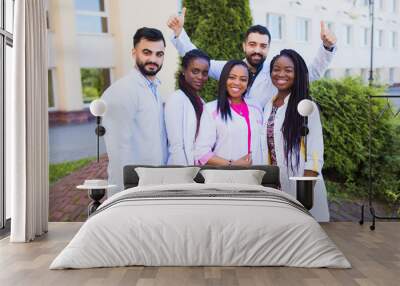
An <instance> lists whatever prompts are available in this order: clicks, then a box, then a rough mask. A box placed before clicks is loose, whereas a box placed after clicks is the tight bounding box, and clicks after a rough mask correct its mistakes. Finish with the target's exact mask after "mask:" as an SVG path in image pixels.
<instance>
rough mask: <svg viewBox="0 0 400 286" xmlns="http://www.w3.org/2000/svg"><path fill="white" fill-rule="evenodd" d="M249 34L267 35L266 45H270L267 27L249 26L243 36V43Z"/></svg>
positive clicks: (269, 34)
mask: <svg viewBox="0 0 400 286" xmlns="http://www.w3.org/2000/svg"><path fill="white" fill-rule="evenodd" d="M251 33H258V34H261V35H267V36H268V43H271V33H270V32H269V30H268V29H267V27H265V26H262V25H254V26H251V27H250V28H249V29H248V30H247V31H246V33H245V34H244V41H247V38H248V37H249V35H250V34H251Z"/></svg>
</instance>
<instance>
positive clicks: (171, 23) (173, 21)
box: [167, 7, 186, 37]
mask: <svg viewBox="0 0 400 286" xmlns="http://www.w3.org/2000/svg"><path fill="white" fill-rule="evenodd" d="M185 14H186V8H185V7H183V8H182V13H181V14H180V15H177V14H174V15H171V16H170V17H169V19H168V21H167V25H168V27H169V28H170V29H171V30H172V31H174V34H175V37H179V35H180V34H181V32H182V29H183V24H184V23H185Z"/></svg>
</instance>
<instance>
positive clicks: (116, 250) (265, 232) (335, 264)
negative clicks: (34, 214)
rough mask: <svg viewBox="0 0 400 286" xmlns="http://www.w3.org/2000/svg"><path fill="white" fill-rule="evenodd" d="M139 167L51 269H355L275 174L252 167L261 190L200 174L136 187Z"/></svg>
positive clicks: (128, 171) (266, 168) (127, 170)
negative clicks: (259, 175) (206, 180)
mask: <svg viewBox="0 0 400 286" xmlns="http://www.w3.org/2000/svg"><path fill="white" fill-rule="evenodd" d="M136 167H138V166H126V167H125V169H124V184H125V188H126V189H125V190H124V191H123V192H120V193H118V194H116V195H114V196H112V197H111V198H109V199H107V200H106V201H105V202H104V203H103V204H102V205H101V206H100V207H99V208H98V210H97V211H96V212H95V213H94V214H93V215H92V216H91V217H90V218H88V220H87V221H86V222H85V223H84V224H83V225H82V227H81V229H80V230H79V231H78V233H77V234H76V235H75V237H74V238H73V239H72V240H71V242H70V243H69V244H68V245H67V246H66V247H65V248H64V250H63V251H62V252H61V253H60V254H59V255H58V256H57V257H56V258H55V260H54V261H53V262H52V264H51V265H50V269H66V268H92V267H117V266H129V265H144V266H291V267H312V268H314V267H330V268H350V267H351V265H350V263H349V262H348V260H347V259H346V258H345V257H344V255H343V254H342V252H341V251H340V250H339V249H338V248H337V247H336V245H335V244H334V243H333V242H332V241H331V239H330V238H329V237H328V236H327V234H326V233H325V232H324V230H323V229H322V228H321V226H320V225H319V224H318V223H317V222H316V221H315V220H314V219H313V217H312V216H311V215H310V214H309V212H308V211H307V210H306V209H305V208H304V207H303V206H302V205H301V204H300V203H299V202H298V201H296V200H295V199H294V198H292V197H291V196H289V195H287V194H285V193H283V192H281V191H279V190H277V189H276V187H277V186H279V169H278V168H277V167H272V166H253V167H252V168H253V169H259V170H264V171H265V172H266V173H265V175H264V176H263V177H262V185H246V184H236V183H225V184H221V183H207V184H204V183H203V182H204V178H203V177H202V175H201V174H200V173H199V174H198V175H197V176H196V177H195V181H196V183H185V184H169V185H153V186H138V180H139V178H138V175H137V173H136V171H135V168H136ZM147 167H149V166H147ZM168 168H171V167H168ZM176 168H178V167H176ZM202 169H203V170H204V169H214V168H213V167H209V166H203V167H202ZM219 169H224V168H219ZM230 169H237V168H232V167H231V168H230ZM239 169H240V168H239Z"/></svg>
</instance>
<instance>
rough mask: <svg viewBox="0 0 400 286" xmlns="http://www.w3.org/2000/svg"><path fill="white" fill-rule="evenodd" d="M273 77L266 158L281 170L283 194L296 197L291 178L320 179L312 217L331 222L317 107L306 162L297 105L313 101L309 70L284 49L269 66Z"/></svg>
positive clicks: (310, 120) (311, 119)
mask: <svg viewBox="0 0 400 286" xmlns="http://www.w3.org/2000/svg"><path fill="white" fill-rule="evenodd" d="M270 74H271V79H272V83H273V85H274V86H275V87H276V88H277V89H278V93H277V94H276V96H275V97H274V98H273V100H272V101H270V102H269V103H267V104H266V106H265V108H264V117H263V122H264V128H263V132H264V134H263V136H262V139H263V144H262V145H263V156H264V158H265V159H266V161H267V162H268V163H269V164H270V165H276V166H279V168H280V180H281V189H282V191H284V192H286V193H289V194H290V195H292V196H294V197H296V182H295V181H291V180H289V177H292V176H293V177H299V176H318V177H320V179H319V180H317V183H316V185H315V188H314V206H313V208H312V209H311V210H310V212H311V214H312V215H313V216H314V218H316V219H317V220H318V221H329V209H328V201H327V196H326V189H325V184H324V181H323V179H322V174H321V170H322V166H323V163H324V144H323V137H322V126H321V120H320V115H319V110H318V107H317V105H316V104H315V103H314V102H313V105H314V111H313V112H312V113H311V114H310V115H309V116H308V128H309V133H308V135H307V160H305V152H304V150H305V149H304V141H303V137H302V136H303V134H302V130H303V128H302V127H303V122H304V120H303V117H302V116H301V115H300V114H299V113H298V111H297V105H298V104H299V102H300V101H301V100H303V99H311V97H310V95H309V93H310V91H309V80H308V78H309V77H308V69H307V65H306V64H305V62H304V60H303V58H302V57H301V56H300V55H299V54H298V53H297V52H295V51H294V50H282V51H281V52H280V53H279V55H277V56H275V57H274V58H273V59H272V61H271V63H270Z"/></svg>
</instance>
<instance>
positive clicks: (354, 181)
mask: <svg viewBox="0 0 400 286" xmlns="http://www.w3.org/2000/svg"><path fill="white" fill-rule="evenodd" d="M382 92H383V89H382V88H378V87H368V86H365V85H364V84H362V82H361V80H360V79H356V78H346V79H343V80H327V79H323V80H320V81H316V82H314V83H313V84H312V85H311V93H312V96H313V97H314V98H315V99H316V100H317V102H318V103H319V104H320V107H321V119H322V124H323V131H324V147H325V164H324V176H325V177H326V179H327V180H328V181H330V182H328V183H327V186H328V191H329V192H331V193H342V195H345V196H350V197H351V196H352V197H354V196H356V197H360V196H365V195H366V194H367V191H368V174H369V160H368V146H369V143H368V142H369V141H368V130H369V128H368V127H369V121H368V114H369V100H368V95H379V94H382ZM387 104H388V102H387V100H386V99H373V100H372V101H371V106H372V117H371V118H372V129H371V130H372V134H373V136H372V141H371V150H372V155H373V156H372V167H373V168H372V175H373V178H374V179H373V190H374V192H375V193H376V195H377V197H379V198H381V199H385V200H387V201H388V202H389V203H392V204H394V203H396V202H398V200H399V198H400V155H399V154H400V152H399V151H400V124H399V119H396V118H395V119H394V117H393V114H391V112H390V110H387V111H386V112H383V113H382V110H385V106H386V105H387Z"/></svg>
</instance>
